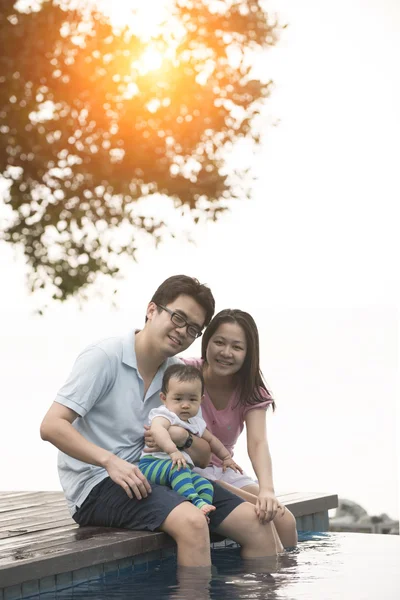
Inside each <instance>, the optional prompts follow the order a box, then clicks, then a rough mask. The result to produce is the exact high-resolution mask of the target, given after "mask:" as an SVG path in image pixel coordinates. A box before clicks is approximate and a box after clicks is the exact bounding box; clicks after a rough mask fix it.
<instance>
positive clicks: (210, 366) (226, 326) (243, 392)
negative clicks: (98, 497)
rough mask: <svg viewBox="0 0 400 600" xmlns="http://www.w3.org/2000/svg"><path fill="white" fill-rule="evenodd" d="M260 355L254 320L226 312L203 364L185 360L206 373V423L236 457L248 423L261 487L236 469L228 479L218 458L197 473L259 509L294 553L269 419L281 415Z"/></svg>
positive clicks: (205, 347) (209, 339) (208, 339)
mask: <svg viewBox="0 0 400 600" xmlns="http://www.w3.org/2000/svg"><path fill="white" fill-rule="evenodd" d="M259 354H260V353H259V338H258V330H257V326H256V324H255V322H254V319H253V318H252V317H251V315H249V314H248V313H246V312H244V311H241V310H236V309H235V310H232V309H226V310H223V311H221V312H219V313H218V314H217V315H215V317H214V318H213V319H212V321H211V323H210V324H209V325H208V327H207V329H206V330H205V332H204V334H203V339H202V357H201V359H184V361H185V362H186V363H189V364H193V365H196V366H197V367H198V368H200V369H201V370H202V372H203V376H204V381H205V396H204V400H203V403H202V413H203V418H204V419H205V421H206V423H207V427H208V429H209V430H210V431H211V432H212V433H213V434H214V435H215V436H216V437H217V438H218V439H220V440H221V442H222V443H223V444H224V446H226V448H228V450H229V451H230V452H231V453H232V452H233V448H234V446H235V443H236V441H237V439H238V437H239V435H240V433H241V432H242V430H243V427H244V423H246V429H247V450H248V453H249V457H250V460H251V463H252V465H253V469H254V472H255V474H256V476H257V479H258V482H257V481H254V480H252V479H251V478H250V477H248V476H247V475H245V474H244V475H241V474H240V473H235V472H234V471H232V470H231V469H227V470H226V471H225V473H224V472H223V471H222V468H221V466H220V465H221V462H220V461H219V459H218V458H217V457H216V456H214V455H212V461H211V464H210V465H209V466H208V467H207V468H206V469H196V470H197V471H198V472H199V473H200V474H201V475H203V476H204V477H207V478H208V479H212V480H217V481H218V482H219V483H220V484H221V485H223V486H224V487H227V488H228V489H230V490H231V491H234V492H235V493H236V494H238V495H239V496H242V497H243V498H244V499H245V500H247V501H249V502H252V503H253V504H255V510H256V513H257V516H258V517H259V519H260V520H261V521H271V520H272V521H273V523H274V525H275V527H276V530H277V533H278V535H279V537H280V539H281V541H282V544H283V546H285V547H293V546H296V544H297V531H296V520H295V518H294V516H293V515H292V513H291V512H290V511H289V510H287V509H285V507H284V506H283V505H281V504H280V503H279V501H278V499H277V498H276V496H275V491H274V484H273V479H272V463H271V456H270V452H269V448H268V442H267V432H266V418H265V416H266V410H267V408H268V407H269V406H271V407H272V409H273V410H274V409H275V403H274V401H273V399H272V397H271V395H270V393H269V391H268V389H267V387H266V385H265V383H264V381H263V376H262V373H261V369H260V359H259ZM232 486H233V487H232Z"/></svg>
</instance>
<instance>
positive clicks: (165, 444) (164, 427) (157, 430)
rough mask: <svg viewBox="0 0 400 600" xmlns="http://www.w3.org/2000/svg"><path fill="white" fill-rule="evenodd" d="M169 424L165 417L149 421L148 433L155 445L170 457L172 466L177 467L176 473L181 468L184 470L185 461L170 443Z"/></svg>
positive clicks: (173, 444)
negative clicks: (150, 433) (149, 432)
mask: <svg viewBox="0 0 400 600" xmlns="http://www.w3.org/2000/svg"><path fill="white" fill-rule="evenodd" d="M170 427H171V422H170V421H169V420H168V419H166V418H165V417H155V418H154V419H153V420H152V421H151V425H150V431H151V432H152V434H153V439H154V442H155V444H156V445H157V446H158V447H159V448H161V450H162V451H163V452H166V453H167V454H169V455H170V457H171V461H172V466H174V465H177V467H178V471H179V469H181V468H184V469H185V468H186V466H187V465H186V460H185V457H184V456H183V454H182V452H180V450H178V448H177V446H176V444H175V443H174V442H173V441H172V439H171V436H170V434H169V429H170Z"/></svg>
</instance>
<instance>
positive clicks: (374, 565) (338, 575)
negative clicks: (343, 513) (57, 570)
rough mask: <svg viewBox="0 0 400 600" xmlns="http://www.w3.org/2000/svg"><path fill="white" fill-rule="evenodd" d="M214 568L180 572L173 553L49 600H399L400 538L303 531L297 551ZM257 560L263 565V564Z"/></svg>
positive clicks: (235, 559)
mask: <svg viewBox="0 0 400 600" xmlns="http://www.w3.org/2000/svg"><path fill="white" fill-rule="evenodd" d="M212 562H213V567H212V573H211V576H209V573H205V572H204V570H202V569H198V570H193V571H191V570H185V569H184V570H183V571H182V570H179V569H178V570H177V567H176V561H175V558H173V557H171V558H168V559H166V560H163V561H160V562H159V563H154V565H150V566H149V569H148V571H146V572H134V571H133V572H131V573H129V574H125V575H124V574H123V573H120V574H119V575H118V576H115V577H114V578H111V579H102V580H98V581H94V582H93V581H92V582H90V583H86V584H81V585H78V586H76V587H74V588H70V589H68V590H63V591H61V592H58V593H53V594H43V595H41V596H40V598H41V599H42V598H43V599H46V600H50V599H53V598H56V599H57V600H89V599H90V598H92V599H96V600H167V599H168V600H187V599H188V600H230V599H235V600H241V599H251V600H261V599H262V600H275V599H276V600H281V599H282V600H301V599H303V598H304V599H306V600H336V599H341V600H400V537H399V536H395V535H373V534H361V533H320V534H314V535H309V536H307V535H302V536H300V541H299V545H298V547H297V548H296V549H295V550H292V551H287V552H285V553H284V554H282V555H280V556H279V557H277V558H276V559H268V561H255V562H251V561H250V562H246V561H242V559H241V558H240V554H239V549H238V548H235V547H232V548H229V547H228V548H223V549H217V550H213V552H212ZM259 563H260V564H259Z"/></svg>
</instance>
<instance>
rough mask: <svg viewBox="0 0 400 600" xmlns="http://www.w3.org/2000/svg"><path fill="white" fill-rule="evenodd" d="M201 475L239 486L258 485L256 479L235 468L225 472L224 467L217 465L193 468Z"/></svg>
mask: <svg viewBox="0 0 400 600" xmlns="http://www.w3.org/2000/svg"><path fill="white" fill-rule="evenodd" d="M193 471H195V472H196V473H198V474H199V475H202V476H203V477H205V478H206V479H211V481H224V482H225V483H229V484H230V485H233V486H235V487H237V488H244V487H246V486H247V485H257V484H258V482H257V480H255V479H251V477H249V476H248V475H246V473H243V475H242V474H241V473H236V471H234V470H233V469H226V471H225V472H224V471H223V470H222V467H216V466H215V465H209V466H208V467H207V468H205V469H199V468H198V467H195V468H194V469H193Z"/></svg>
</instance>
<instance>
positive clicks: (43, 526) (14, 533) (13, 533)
mask: <svg viewBox="0 0 400 600" xmlns="http://www.w3.org/2000/svg"><path fill="white" fill-rule="evenodd" d="M70 523H71V518H70V517H69V518H66V519H61V520H59V521H54V522H52V521H48V522H46V523H38V524H37V525H31V526H30V527H29V529H26V528H25V529H24V528H21V529H12V530H8V531H3V532H0V540H2V539H6V538H9V537H14V536H19V535H25V534H26V533H32V532H34V531H44V530H45V529H57V528H58V527H63V526H64V525H69V524H70Z"/></svg>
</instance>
